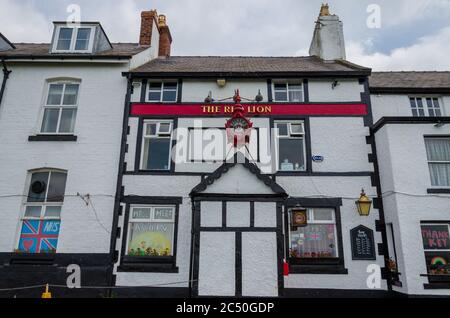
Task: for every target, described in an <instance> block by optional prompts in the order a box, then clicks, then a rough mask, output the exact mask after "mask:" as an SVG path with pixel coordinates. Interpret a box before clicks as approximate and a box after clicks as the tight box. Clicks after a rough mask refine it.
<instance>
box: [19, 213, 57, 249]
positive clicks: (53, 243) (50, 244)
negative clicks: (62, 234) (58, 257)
mask: <svg viewBox="0 0 450 318" xmlns="http://www.w3.org/2000/svg"><path fill="white" fill-rule="evenodd" d="M60 224H61V222H60V221H59V220H58V221H56V220H45V221H42V220H24V221H23V223H22V230H21V232H20V240H19V246H18V250H19V251H22V252H26V253H41V252H44V253H55V252H56V247H57V245H58V235H59V228H60Z"/></svg>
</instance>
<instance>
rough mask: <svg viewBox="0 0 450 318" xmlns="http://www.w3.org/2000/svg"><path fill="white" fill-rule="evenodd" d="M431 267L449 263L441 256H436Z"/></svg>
mask: <svg viewBox="0 0 450 318" xmlns="http://www.w3.org/2000/svg"><path fill="white" fill-rule="evenodd" d="M431 265H447V261H446V260H445V258H443V257H441V256H436V257H433V258H432V259H431Z"/></svg>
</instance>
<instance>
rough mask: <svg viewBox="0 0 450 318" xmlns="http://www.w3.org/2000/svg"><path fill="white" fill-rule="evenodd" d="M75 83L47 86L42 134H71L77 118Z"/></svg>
mask: <svg viewBox="0 0 450 318" xmlns="http://www.w3.org/2000/svg"><path fill="white" fill-rule="evenodd" d="M79 87H80V84H79V83H75V82H58V83H50V84H49V85H48V94H47V98H46V102H45V106H44V114H43V118H42V125H41V133H42V134H73V132H74V128H75V119H76V116H77V104H78V90H79Z"/></svg>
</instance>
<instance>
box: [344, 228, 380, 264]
mask: <svg viewBox="0 0 450 318" xmlns="http://www.w3.org/2000/svg"><path fill="white" fill-rule="evenodd" d="M350 239H351V245H352V259H354V260H375V259H376V255H375V241H374V238H373V231H372V230H371V229H369V228H368V227H365V226H363V225H360V226H357V227H355V228H354V229H352V230H350Z"/></svg>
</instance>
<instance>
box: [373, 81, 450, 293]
mask: <svg viewBox="0 0 450 318" xmlns="http://www.w3.org/2000/svg"><path fill="white" fill-rule="evenodd" d="M370 91H371V101H372V110H373V118H374V123H375V124H374V126H373V127H372V134H373V135H374V136H375V140H376V146H377V156H378V162H379V171H380V179H381V188H382V192H383V194H382V197H383V205H384V211H385V222H386V233H387V239H388V245H389V253H390V258H391V259H392V260H394V261H395V262H396V263H397V265H398V266H397V267H398V271H399V275H398V277H397V279H396V282H395V283H394V286H393V290H394V291H398V292H401V293H404V294H410V295H425V294H426V295H447V296H448V295H450V265H449V264H450V235H449V233H450V232H449V226H450V217H449V216H450V215H449V212H450V195H449V194H450V126H449V122H450V121H449V120H450V117H449V114H450V72H381V73H373V74H372V76H371V77H370Z"/></svg>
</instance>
